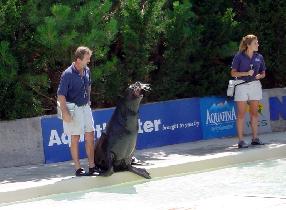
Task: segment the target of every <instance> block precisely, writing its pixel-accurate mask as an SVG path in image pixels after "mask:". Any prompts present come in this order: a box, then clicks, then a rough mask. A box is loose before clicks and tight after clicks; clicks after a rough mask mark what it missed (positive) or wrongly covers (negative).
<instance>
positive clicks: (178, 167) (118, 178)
mask: <svg viewBox="0 0 286 210" xmlns="http://www.w3.org/2000/svg"><path fill="white" fill-rule="evenodd" d="M285 157H286V145H285V144H269V145H266V146H263V147H258V148H249V149H243V150H241V151H238V152H225V153H221V154H218V155H210V156H207V157H206V158H204V159H201V160H197V161H194V160H193V161H190V160H188V159H185V160H184V161H180V162H176V161H173V162H170V161H169V162H168V161H166V163H164V164H161V165H153V166H148V167H145V168H146V169H147V170H148V171H149V172H150V174H151V176H152V178H159V177H165V176H173V175H179V174H183V173H195V172H200V171H208V170H213V169H218V168H222V167H229V166H231V165H234V164H240V163H246V162H253V161H257V160H266V159H277V158H285ZM139 180H144V179H143V178H141V177H139V176H137V175H135V174H133V173H129V172H121V173H115V174H113V175H112V176H111V177H75V178H73V177H70V178H66V179H64V180H60V181H57V182H55V183H53V184H46V185H42V186H36V187H28V188H25V189H19V190H11V191H5V192H0V205H6V204H9V203H11V202H18V201H24V200H29V199H35V198H39V197H43V196H49V195H52V194H59V193H70V192H76V191H83V190H88V189H92V188H97V187H104V186H111V185H116V184H122V183H126V182H134V181H139Z"/></svg>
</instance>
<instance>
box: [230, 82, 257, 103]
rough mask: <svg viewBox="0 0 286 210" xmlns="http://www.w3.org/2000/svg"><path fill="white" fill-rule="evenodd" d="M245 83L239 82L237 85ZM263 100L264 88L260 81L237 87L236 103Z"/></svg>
mask: <svg viewBox="0 0 286 210" xmlns="http://www.w3.org/2000/svg"><path fill="white" fill-rule="evenodd" d="M240 82H243V81H242V80H241V81H237V83H240ZM261 99H262V86H261V82H260V81H259V80H256V81H253V82H249V83H245V84H242V85H238V86H236V87H235V96H234V100H235V101H254V100H255V101H259V100H261Z"/></svg>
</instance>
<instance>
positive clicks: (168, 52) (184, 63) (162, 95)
mask: <svg viewBox="0 0 286 210" xmlns="http://www.w3.org/2000/svg"><path fill="white" fill-rule="evenodd" d="M195 20H196V17H195V14H194V12H193V11H192V9H191V4H190V3H189V2H187V1H185V2H183V3H180V2H179V1H174V2H173V3H172V4H171V5H170V6H168V7H166V9H165V12H164V20H163V21H164V22H165V24H164V33H162V35H161V43H160V46H159V48H160V49H159V52H160V51H161V58H160V59H159V60H157V65H158V68H157V70H156V71H154V72H153V74H152V77H153V78H152V81H153V82H152V83H153V84H152V86H153V87H154V91H153V92H154V93H153V94H154V95H153V98H154V99H157V100H158V99H159V100H166V99H172V98H182V97H188V96H191V95H193V93H195V92H196V89H197V87H198V86H197V81H196V72H197V71H198V66H199V64H198V61H192V60H191V55H192V54H194V53H195V52H196V51H197V50H198V47H199V38H200V33H201V31H202V27H201V26H200V25H195Z"/></svg>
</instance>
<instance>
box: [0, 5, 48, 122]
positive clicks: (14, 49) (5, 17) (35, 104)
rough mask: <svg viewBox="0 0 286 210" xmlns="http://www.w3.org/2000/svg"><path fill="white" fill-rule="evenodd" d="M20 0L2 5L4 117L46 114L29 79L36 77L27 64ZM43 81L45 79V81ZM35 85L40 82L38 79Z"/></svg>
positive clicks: (0, 93)
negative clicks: (27, 67)
mask: <svg viewBox="0 0 286 210" xmlns="http://www.w3.org/2000/svg"><path fill="white" fill-rule="evenodd" d="M22 11H23V7H22V5H21V2H20V1H17V0H7V1H1V7H0V40H1V41H0V100H1V105H0V119H15V118H22V117H31V116H36V115H39V114H41V113H43V109H42V106H41V102H40V100H39V99H38V98H37V94H35V93H34V92H33V91H32V89H33V88H34V87H35V86H32V85H31V83H29V82H28V81H29V80H31V79H35V78H36V76H35V77H34V76H32V74H31V73H32V71H28V70H27V69H26V66H25V65H22V64H23V63H22V62H23V61H25V60H26V57H27V56H26V55H24V54H22V53H21V52H22V47H23V46H25V45H26V44H25V41H26V40H24V37H25V23H24V22H22V17H23V16H24V15H25V14H23V12H22ZM42 83H43V81H42ZM33 84H37V82H34V83H33Z"/></svg>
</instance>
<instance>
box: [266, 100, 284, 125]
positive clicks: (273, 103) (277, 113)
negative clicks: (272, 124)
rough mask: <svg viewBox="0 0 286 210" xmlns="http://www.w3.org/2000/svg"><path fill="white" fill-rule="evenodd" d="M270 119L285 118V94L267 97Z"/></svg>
mask: <svg viewBox="0 0 286 210" xmlns="http://www.w3.org/2000/svg"><path fill="white" fill-rule="evenodd" d="M269 105H270V109H269V110H270V120H272V121H276V120H279V119H283V120H286V96H282V97H278V96H275V97H269Z"/></svg>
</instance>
